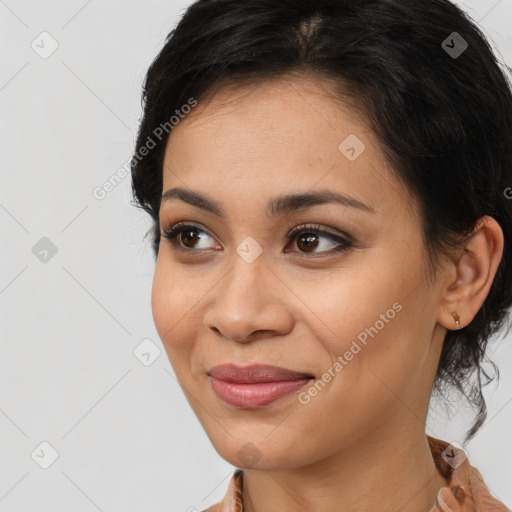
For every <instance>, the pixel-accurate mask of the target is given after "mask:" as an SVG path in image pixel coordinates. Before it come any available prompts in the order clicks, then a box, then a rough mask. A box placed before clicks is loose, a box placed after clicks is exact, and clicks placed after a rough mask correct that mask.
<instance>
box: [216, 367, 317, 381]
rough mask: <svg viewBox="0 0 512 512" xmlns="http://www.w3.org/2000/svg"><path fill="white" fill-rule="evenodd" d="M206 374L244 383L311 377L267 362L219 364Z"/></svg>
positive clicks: (308, 374)
mask: <svg viewBox="0 0 512 512" xmlns="http://www.w3.org/2000/svg"><path fill="white" fill-rule="evenodd" d="M208 375H210V376H211V377H215V378H217V379H220V380H223V381H225V382H234V383H238V384H246V383H251V382H278V381H285V380H298V379H307V378H312V377H313V375H311V374H310V373H302V372H296V371H293V370H288V369H287V368H281V367H279V366H272V365H267V364H253V365H250V366H237V365H235V364H221V365H219V366H214V367H213V368H211V369H210V370H209V371H208Z"/></svg>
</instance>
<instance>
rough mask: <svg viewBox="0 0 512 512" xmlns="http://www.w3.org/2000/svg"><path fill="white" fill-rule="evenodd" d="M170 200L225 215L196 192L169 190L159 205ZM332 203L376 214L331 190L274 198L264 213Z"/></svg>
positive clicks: (210, 200) (269, 215)
mask: <svg viewBox="0 0 512 512" xmlns="http://www.w3.org/2000/svg"><path fill="white" fill-rule="evenodd" d="M171 199H181V200H182V201H184V202H186V203H188V204H190V205H192V206H195V207H196V208H200V209H202V210H206V211H208V212H210V213H212V214H214V215H216V216H217V217H221V218H225V213H224V210H223V208H222V206H221V204H220V203H218V202H217V201H215V200H213V199H211V198H209V197H207V196H204V195H202V194H199V193H198V192H192V191H191V190H186V189H183V188H179V187H176V188H171V189H169V190H167V191H166V192H164V194H163V195H162V200H161V204H163V203H164V202H166V201H170V200H171ZM332 203H336V204H341V205H343V206H348V207H351V208H357V209H359V210H363V211H366V212H369V213H376V212H375V210H374V208H373V207H372V206H371V205H369V204H367V203H364V202H363V201H360V200H358V199H355V198H354V197H350V196H347V195H344V194H338V193H337V192H333V191H332V190H318V191H315V192H307V193H297V194H288V195H281V196H278V197H275V198H274V199H271V200H270V201H269V202H268V204H267V208H266V211H265V213H266V215H267V216H268V217H270V218H273V217H277V216H280V215H284V214H287V213H290V212H295V211H301V210H305V209H308V208H311V207H312V206H316V205H320V204H332Z"/></svg>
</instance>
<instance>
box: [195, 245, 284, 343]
mask: <svg viewBox="0 0 512 512" xmlns="http://www.w3.org/2000/svg"><path fill="white" fill-rule="evenodd" d="M229 266H230V268H229V270H228V272H227V273H226V274H225V275H224V278H223V279H222V282H221V283H219V285H220V286H219V287H218V288H217V291H216V294H215V300H214V302H213V304H212V308H211V309H210V310H209V311H208V312H207V313H206V316H205V324H206V325H207V327H209V328H210V329H213V330H215V331H217V333H219V332H220V333H221V334H222V335H223V336H224V337H226V338H228V339H233V340H238V341H248V340H249V339H254V338H253V337H252V336H251V334H252V333H254V332H256V331H265V332H270V331H277V332H283V331H286V329H287V328H289V325H288V320H289V319H288V315H286V312H285V311H284V310H283V308H282V307H280V305H279V304H275V301H274V300H273V299H272V297H271V295H272V294H273V293H274V292H273V290H272V288H271V287H270V286H269V280H268V279H269V276H267V275H265V274H266V273H269V272H270V270H269V269H268V268H267V266H266V264H265V258H264V254H263V248H262V247H261V246H260V244H258V243H257V242H256V241H255V240H247V239H245V240H243V241H242V242H241V243H239V244H238V246H236V247H235V250H234V251H233V254H232V255H231V258H230V265H229ZM283 322H284V323H283Z"/></svg>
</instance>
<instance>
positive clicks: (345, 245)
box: [162, 222, 354, 257]
mask: <svg viewBox="0 0 512 512" xmlns="http://www.w3.org/2000/svg"><path fill="white" fill-rule="evenodd" d="M190 228H195V229H198V230H199V231H202V232H203V233H206V234H207V235H208V236H209V237H210V238H214V237H213V236H212V235H211V234H210V233H208V231H206V230H204V229H203V228H202V227H201V226H200V225H199V224H196V223H194V222H189V223H185V222H177V223H176V224H174V225H172V226H171V227H170V228H169V229H166V230H164V232H163V234H162V238H165V239H167V240H169V242H171V244H172V246H173V249H174V250H181V251H186V252H188V253H191V252H198V251H201V250H204V249H198V250H194V249H189V248H185V247H182V246H180V245H179V243H178V242H177V240H176V239H177V237H178V236H179V235H181V233H183V232H184V231H186V230H187V229H190ZM304 233H307V234H313V235H321V236H324V237H326V238H328V239H329V240H331V241H333V242H337V243H339V244H340V245H339V246H338V247H335V248H334V249H331V250H329V251H321V252H319V253H306V252H300V251H298V252H299V253H300V254H303V255H304V256H307V257H317V256H318V255H319V254H324V253H325V254H332V253H339V252H344V251H346V250H348V249H350V248H351V247H353V246H354V242H353V240H351V239H350V237H348V236H347V237H342V236H338V235H335V234H334V233H330V232H329V231H326V230H324V229H321V226H320V225H319V224H309V225H305V226H302V227H296V228H294V229H292V231H291V232H290V233H289V234H288V235H287V236H286V238H287V239H288V240H289V241H292V240H294V239H295V238H297V237H298V236H299V235H301V234H304ZM292 252H297V251H292Z"/></svg>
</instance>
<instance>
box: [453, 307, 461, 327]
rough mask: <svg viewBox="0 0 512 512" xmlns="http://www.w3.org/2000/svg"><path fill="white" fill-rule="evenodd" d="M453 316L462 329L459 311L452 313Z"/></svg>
mask: <svg viewBox="0 0 512 512" xmlns="http://www.w3.org/2000/svg"><path fill="white" fill-rule="evenodd" d="M452 316H453V319H454V320H455V323H456V324H457V329H460V316H459V314H458V313H457V311H455V312H454V313H452Z"/></svg>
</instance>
